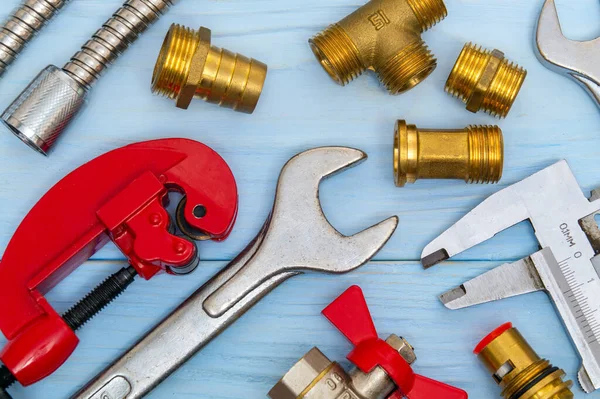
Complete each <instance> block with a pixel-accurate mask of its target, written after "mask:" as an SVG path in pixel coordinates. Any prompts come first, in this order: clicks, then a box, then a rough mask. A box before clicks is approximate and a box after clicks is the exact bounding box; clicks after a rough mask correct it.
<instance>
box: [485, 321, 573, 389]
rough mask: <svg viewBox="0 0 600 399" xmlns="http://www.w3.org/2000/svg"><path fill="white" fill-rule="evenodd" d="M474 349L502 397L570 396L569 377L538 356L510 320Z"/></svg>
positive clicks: (570, 384)
mask: <svg viewBox="0 0 600 399" xmlns="http://www.w3.org/2000/svg"><path fill="white" fill-rule="evenodd" d="M474 353H475V354H476V355H477V356H478V358H479V360H481V362H482V363H483V364H484V365H485V367H486V368H487V369H488V370H489V371H490V373H492V376H493V377H494V380H495V381H496V383H497V384H498V385H499V386H500V387H501V388H502V396H503V397H504V398H505V399H534V398H535V399H572V398H573V393H572V392H571V390H570V388H571V387H572V386H573V382H572V381H563V377H564V376H565V372H564V371H563V370H561V369H559V368H558V367H553V366H552V365H551V364H550V362H548V361H547V360H544V359H541V358H540V357H539V356H538V355H537V353H535V351H534V350H533V349H532V348H531V346H529V344H528V343H527V341H525V338H523V336H522V335H521V334H520V333H519V331H518V330H517V329H516V328H513V326H512V324H511V323H507V324H504V325H503V326H501V327H499V328H498V329H496V330H495V331H493V332H492V333H491V334H490V335H488V336H487V337H486V338H484V339H483V341H481V342H480V343H479V345H477V347H476V348H475V351H474Z"/></svg>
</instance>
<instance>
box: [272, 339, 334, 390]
mask: <svg viewBox="0 0 600 399" xmlns="http://www.w3.org/2000/svg"><path fill="white" fill-rule="evenodd" d="M331 364H332V362H331V360H329V359H328V358H327V356H325V355H324V354H323V353H322V352H321V351H320V350H319V349H318V348H316V347H315V348H312V349H311V350H310V351H308V353H307V354H306V355H304V356H303V357H302V359H300V360H299V361H298V362H297V363H296V364H295V365H294V366H293V367H292V368H291V369H290V370H289V371H288V372H287V373H286V374H285V375H284V376H283V378H282V379H281V380H279V382H278V383H277V384H276V385H275V386H274V387H273V389H271V391H270V392H269V397H271V398H274V399H296V398H297V397H298V396H300V395H301V394H302V392H304V391H305V389H306V387H308V386H309V385H310V384H311V383H312V382H313V381H314V380H315V379H316V378H317V377H318V376H319V375H321V374H322V373H323V372H324V371H325V370H327V368H328V367H329V366H330V365H331Z"/></svg>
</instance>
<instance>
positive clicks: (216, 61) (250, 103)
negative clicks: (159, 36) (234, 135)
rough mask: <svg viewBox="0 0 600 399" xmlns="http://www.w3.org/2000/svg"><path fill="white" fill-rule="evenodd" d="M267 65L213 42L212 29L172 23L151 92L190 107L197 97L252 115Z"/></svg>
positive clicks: (156, 69) (183, 106)
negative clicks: (219, 46)
mask: <svg viewBox="0 0 600 399" xmlns="http://www.w3.org/2000/svg"><path fill="white" fill-rule="evenodd" d="M266 77H267V66H266V65H265V64H263V63H262V62H260V61H257V60H255V59H251V58H247V57H244V56H243V55H240V54H236V53H232V52H231V51H228V50H225V49H221V48H218V47H215V46H212V45H211V31H210V29H208V28H204V27H201V28H200V29H199V30H197V31H195V30H193V29H189V28H186V27H184V26H181V25H177V24H173V25H171V28H170V29H169V32H168V33H167V36H166V38H165V40H164V43H163V45H162V48H161V50H160V54H159V56H158V60H157V61H156V66H155V67H154V73H153V75H152V92H153V93H155V94H158V95H161V96H164V97H167V98H170V99H172V100H175V101H176V104H177V107H179V108H182V109H187V108H188V107H189V105H190V103H191V102H192V99H193V98H194V97H196V98H200V99H202V100H204V101H206V102H209V103H213V104H219V105H220V106H221V107H227V108H232V109H234V110H235V111H239V112H245V113H248V114H251V113H252V112H254V109H255V108H256V104H257V103H258V100H259V98H260V95H261V93H262V89H263V85H264V82H265V79H266Z"/></svg>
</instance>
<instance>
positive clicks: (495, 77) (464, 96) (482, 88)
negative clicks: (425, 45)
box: [446, 43, 527, 118]
mask: <svg viewBox="0 0 600 399" xmlns="http://www.w3.org/2000/svg"><path fill="white" fill-rule="evenodd" d="M526 76H527V71H526V70H525V69H523V68H521V67H520V66H518V65H516V64H514V63H512V62H510V61H508V60H507V59H506V58H505V57H504V53H502V52H501V51H499V50H494V51H489V50H484V49H482V48H481V47H479V46H476V45H474V44H472V43H467V44H466V45H465V47H464V48H463V50H462V52H461V53H460V55H459V56H458V60H457V61H456V64H455V65H454V68H453V69H452V72H451V73H450V76H449V77H448V81H447V82H446V92H447V93H448V94H450V95H452V96H454V97H457V98H459V99H461V100H462V101H463V102H464V103H466V104H467V109H468V110H469V111H471V112H473V113H475V112H478V111H480V110H483V111H484V112H487V113H488V114H490V115H492V116H495V117H498V118H505V117H506V116H507V115H508V113H509V111H510V109H511V107H512V105H513V103H514V102H515V100H516V98H517V95H518V94H519V91H520V90H521V86H522V85H523V82H524V81H525V77H526Z"/></svg>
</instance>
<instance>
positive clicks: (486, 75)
mask: <svg viewBox="0 0 600 399" xmlns="http://www.w3.org/2000/svg"><path fill="white" fill-rule="evenodd" d="M502 61H504V53H503V52H502V51H500V50H494V51H492V53H491V54H490V59H489V61H488V63H487V65H486V67H485V69H484V71H483V73H482V75H481V78H479V80H478V81H477V84H476V85H475V88H474V89H473V94H472V95H471V98H469V101H467V110H469V111H471V112H473V113H476V112H477V111H479V110H480V109H481V106H482V105H483V101H484V100H485V96H486V95H487V93H488V90H489V89H490V86H491V85H492V81H493V80H494V77H495V76H496V74H497V73H498V69H499V68H500V65H501V64H502Z"/></svg>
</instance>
